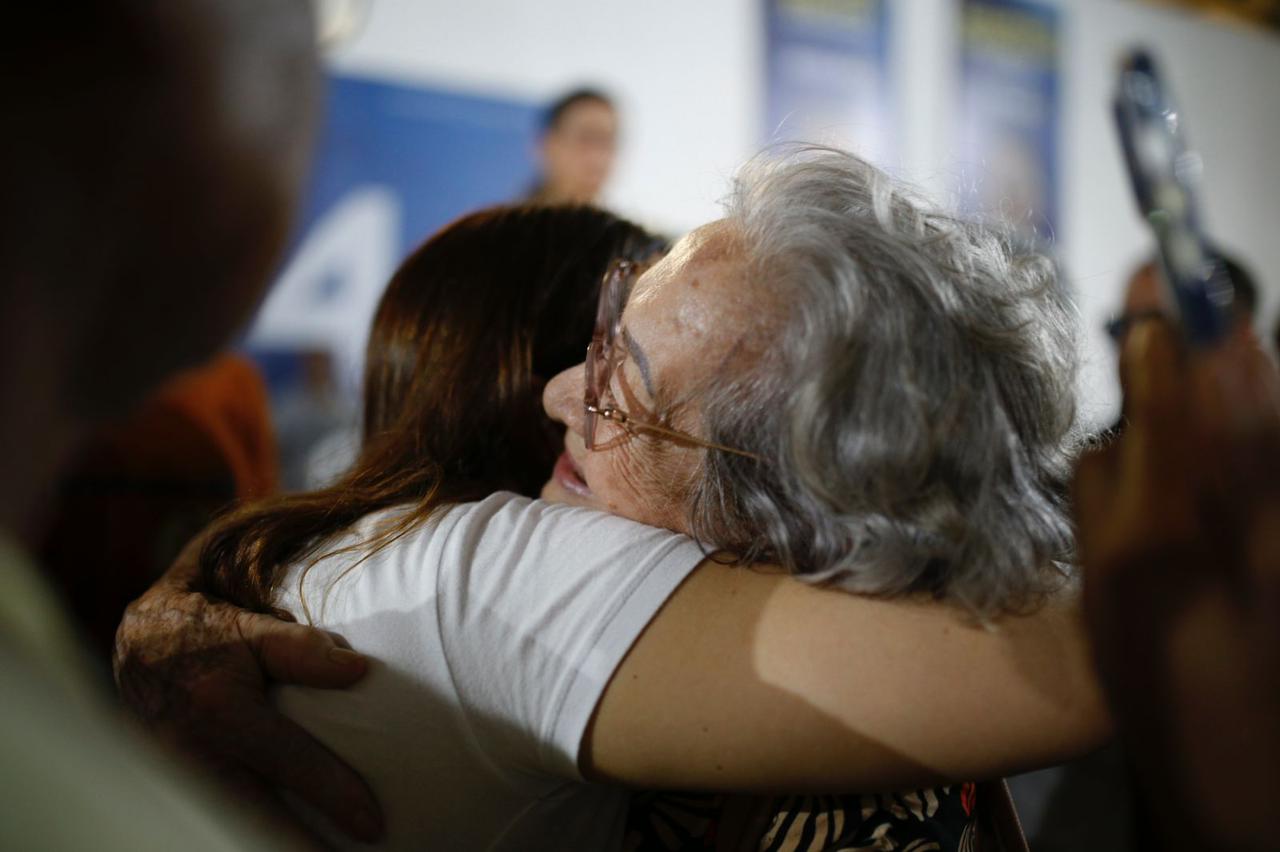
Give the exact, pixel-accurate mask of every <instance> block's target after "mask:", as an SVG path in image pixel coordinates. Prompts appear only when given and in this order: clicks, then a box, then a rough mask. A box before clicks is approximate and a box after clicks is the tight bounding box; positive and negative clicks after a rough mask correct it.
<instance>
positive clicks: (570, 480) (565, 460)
mask: <svg viewBox="0 0 1280 852" xmlns="http://www.w3.org/2000/svg"><path fill="white" fill-rule="evenodd" d="M551 475H552V476H553V477H554V478H555V481H556V482H558V483H560V485H561V486H562V487H563V488H564V489H565V490H566V491H568V492H570V493H572V494H577V495H578V496H579V497H590V496H591V489H590V488H589V487H588V486H587V481H586V480H585V479H583V478H582V474H581V473H579V472H578V466H577V465H575V464H574V463H573V459H572V458H571V457H570V456H569V451H568V450H566V451H564V452H563V453H561V454H560V458H558V459H556V466H555V469H554V470H553V471H552V473H551Z"/></svg>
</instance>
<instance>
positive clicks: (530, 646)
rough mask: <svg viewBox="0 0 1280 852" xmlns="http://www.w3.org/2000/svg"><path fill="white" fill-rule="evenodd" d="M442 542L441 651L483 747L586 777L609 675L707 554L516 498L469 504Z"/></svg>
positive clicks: (682, 540)
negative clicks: (585, 749)
mask: <svg viewBox="0 0 1280 852" xmlns="http://www.w3.org/2000/svg"><path fill="white" fill-rule="evenodd" d="M447 535H448V539H447V541H446V544H445V547H446V558H445V560H444V563H443V566H442V568H441V571H440V576H439V588H438V590H437V596H436V605H437V607H438V608H439V612H438V616H439V624H440V631H441V643H442V647H443V648H444V649H445V657H446V662H447V665H448V667H449V672H450V676H451V678H452V679H453V684H454V687H455V689H456V690H457V694H458V696H459V699H460V701H461V704H462V711H463V712H464V713H466V714H467V715H468V721H469V723H470V727H471V729H472V731H473V733H474V734H475V736H476V737H477V741H478V742H477V744H478V745H479V747H481V748H482V749H483V750H485V751H486V752H487V753H488V754H489V756H490V758H491V759H492V760H494V761H495V762H497V763H500V764H502V768H504V769H508V770H517V771H527V772H532V773H536V774H547V775H553V776H556V777H559V778H578V777H580V771H579V767H578V759H579V753H580V750H581V747H582V739H583V735H584V733H585V732H586V728H587V724H588V723H589V721H590V719H591V714H592V713H593V712H594V710H595V707H596V704H597V703H598V702H599V701H600V697H601V695H602V694H603V692H604V689H605V687H606V686H607V685H608V683H609V679H610V678H611V677H612V676H613V673H614V672H615V671H616V670H617V668H618V666H619V664H621V662H622V659H623V657H625V656H626V654H627V651H628V650H630V648H631V646H632V644H633V643H634V642H635V640H636V638H637V637H638V636H639V635H640V633H641V632H642V631H643V630H644V629H645V627H646V626H647V625H648V623H649V621H650V620H651V619H652V618H653V616H654V615H655V614H656V613H657V611H658V610H659V608H661V607H662V605H663V603H665V602H666V600H667V599H668V598H669V597H670V596H671V594H672V593H673V592H674V591H675V590H676V588H677V587H678V586H679V585H680V583H681V582H683V580H684V579H685V577H687V576H688V575H689V573H690V572H691V571H692V570H693V569H694V568H695V567H696V566H697V565H698V564H699V563H700V562H701V561H702V560H703V558H704V554H703V551H702V549H701V548H700V547H699V546H698V545H697V543H695V542H694V541H693V540H692V539H690V538H688V537H687V536H683V535H677V534H675V533H672V532H669V531H667V530H659V529H655V528H652V527H647V526H644V525H642V524H637V523H634V522H632V521H628V520H626V519H624V518H619V517H615V516H612V515H606V514H603V513H599V512H594V511H590V510H587V509H581V508H574V507H569V506H562V505H556V504H549V503H544V502H542V501H531V500H526V499H524V498H518V497H513V496H511V495H495V496H494V497H491V498H489V499H488V500H485V501H483V502H481V503H478V504H474V505H473V506H472V507H470V508H468V509H467V513H466V515H465V516H464V517H462V518H460V519H459V520H458V522H457V523H456V524H454V525H452V526H451V529H450V530H449V531H448V532H447ZM455 569H456V570H455Z"/></svg>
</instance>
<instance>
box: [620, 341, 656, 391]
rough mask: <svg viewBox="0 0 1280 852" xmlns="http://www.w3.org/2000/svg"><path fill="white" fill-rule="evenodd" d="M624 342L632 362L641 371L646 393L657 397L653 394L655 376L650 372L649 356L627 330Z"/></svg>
mask: <svg viewBox="0 0 1280 852" xmlns="http://www.w3.org/2000/svg"><path fill="white" fill-rule="evenodd" d="M622 342H623V343H624V344H626V347H627V351H628V352H629V353H631V358H632V360H633V361H635V362H636V367H637V368H639V370H640V379H641V380H642V381H643V382H644V389H645V391H646V392H648V394H649V396H650V397H654V396H656V394H654V392H653V376H652V375H651V374H650V372H649V356H647V355H645V354H644V349H642V348H641V347H640V344H639V342H638V341H637V340H636V339H635V338H634V337H632V336H631V334H630V332H628V331H627V330H626V329H625V328H624V329H622Z"/></svg>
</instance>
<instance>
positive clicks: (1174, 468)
mask: <svg viewBox="0 0 1280 852" xmlns="http://www.w3.org/2000/svg"><path fill="white" fill-rule="evenodd" d="M1120 366H1121V382H1122V384H1123V387H1124V393H1125V412H1126V418H1127V423H1126V428H1125V431H1124V433H1123V435H1122V436H1121V437H1120V438H1119V439H1118V440H1116V441H1114V442H1112V443H1111V444H1109V445H1107V446H1105V447H1103V448H1101V449H1098V450H1096V451H1094V452H1092V453H1090V454H1089V455H1087V456H1086V457H1085V458H1084V459H1082V461H1081V463H1080V465H1079V467H1078V469H1077V471H1076V477H1075V501H1074V502H1075V514H1076V521H1077V528H1078V530H1079V539H1080V560H1081V564H1082V566H1083V569H1084V579H1085V613H1086V618H1087V623H1088V626H1089V630H1090V634H1091V636H1092V641H1093V644H1094V648H1095V651H1094V654H1095V657H1096V660H1097V664H1098V669H1099V672H1100V674H1101V678H1102V681H1103V684H1104V686H1105V688H1106V690H1107V693H1108V697H1109V699H1110V703H1111V706H1112V708H1113V711H1114V713H1115V715H1116V719H1117V722H1118V726H1119V733H1120V740H1121V742H1122V744H1123V745H1124V748H1125V752H1126V754H1127V757H1128V761H1129V764H1130V766H1131V767H1132V770H1133V775H1134V779H1135V781H1136V782H1137V785H1138V788H1139V790H1140V791H1141V807H1140V808H1139V816H1140V820H1139V824H1138V826H1137V838H1138V842H1139V847H1140V848H1143V849H1169V850H1184V849H1185V850H1193V849H1194V850H1200V849H1223V850H1256V851H1257V852H1262V850H1271V849H1276V848H1277V846H1280V840H1278V838H1280V835H1278V834H1277V831H1276V828H1275V803H1276V799H1277V795H1280V376H1278V375H1277V373H1276V370H1275V367H1274V365H1273V364H1272V363H1271V361H1270V359H1269V358H1268V357H1267V356H1266V354H1265V353H1264V352H1263V351H1262V349H1261V347H1260V346H1259V345H1258V342H1257V339H1256V337H1255V336H1254V335H1253V333H1252V331H1251V330H1250V329H1248V327H1247V326H1245V327H1244V329H1243V330H1242V331H1239V332H1237V333H1235V334H1232V335H1231V336H1229V337H1228V338H1227V340H1226V341H1225V342H1224V343H1222V344H1220V345H1219V346H1218V347H1216V348H1214V349H1210V350H1193V349H1190V348H1188V347H1187V346H1186V345H1185V344H1184V343H1183V341H1182V339H1181V336H1180V334H1179V333H1178V331H1177V330H1176V328H1175V327H1174V326H1173V325H1171V324H1169V323H1168V322H1166V321H1164V320H1162V319H1160V318H1156V317H1147V318H1146V319H1143V320H1138V321H1136V322H1135V323H1134V326H1133V328H1132V329H1131V330H1130V331H1129V333H1128V335H1127V336H1126V338H1125V340H1124V357H1122V358H1121V362H1120Z"/></svg>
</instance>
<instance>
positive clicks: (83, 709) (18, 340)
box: [0, 0, 378, 852]
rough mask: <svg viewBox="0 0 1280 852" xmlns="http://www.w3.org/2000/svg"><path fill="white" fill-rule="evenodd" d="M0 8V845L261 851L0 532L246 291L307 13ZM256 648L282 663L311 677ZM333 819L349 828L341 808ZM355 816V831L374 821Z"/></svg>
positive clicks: (290, 124)
mask: <svg viewBox="0 0 1280 852" xmlns="http://www.w3.org/2000/svg"><path fill="white" fill-rule="evenodd" d="M6 25H7V26H8V27H9V31H10V32H11V33H12V34H13V36H14V37H13V38H12V39H10V42H9V43H8V44H7V45H6V48H5V50H4V51H3V52H0V102H2V103H3V104H4V106H5V114H6V119H7V121H6V132H5V133H4V134H2V135H0V161H3V162H4V163H5V164H6V165H7V166H8V167H9V171H8V173H7V176H6V179H5V181H4V183H3V185H2V186H0V223H3V227H0V410H2V411H3V412H4V416H3V417H2V418H0V452H2V453H3V475H0V529H2V530H3V532H2V533H0V695H3V696H4V699H3V702H0V753H2V754H3V755H4V760H3V764H0V847H2V848H4V849H50V850H64V849H66V850H72V849H75V850H80V849H102V850H129V852H135V850H152V849H154V850H173V849H190V850H206V849H209V850H212V849H218V850H229V849H263V848H274V844H272V843H271V842H270V841H269V840H267V839H264V838H263V837H262V836H260V835H259V834H258V833H257V832H256V831H255V830H254V829H253V828H252V827H251V826H249V825H247V824H246V823H245V822H244V820H243V819H242V818H241V817H240V816H239V815H238V814H235V813H233V812H232V811H231V810H230V809H228V808H225V807H221V806H219V805H217V804H214V803H213V800H212V798H211V797H210V795H209V794H208V792H207V791H205V790H204V789H203V788H201V787H200V785H199V784H198V783H197V782H195V781H193V780H192V779H190V778H188V777H187V776H186V775H185V774H184V773H182V772H181V771H180V770H179V769H178V768H177V767H174V766H172V765H170V763H169V762H168V761H167V759H166V758H165V757H163V756H162V755H160V754H159V753H157V752H155V751H154V750H153V746H151V745H150V744H148V743H147V742H145V741H144V739H143V738H141V737H138V736H136V735H135V733H134V732H133V731H132V730H131V729H130V728H129V727H128V726H127V725H126V724H124V722H123V720H121V719H119V718H117V717H116V715H115V714H114V713H113V708H111V707H110V706H109V705H108V704H107V703H106V702H105V700H104V693H103V691H102V690H101V689H100V686H101V684H98V683H97V682H95V680H94V678H93V676H92V672H91V670H90V669H89V668H88V667H87V666H86V664H85V660H84V658H83V656H82V650H81V648H80V647H79V645H78V643H77V641H76V639H75V635H74V634H75V628H74V626H73V625H72V624H71V623H70V622H69V621H68V619H67V617H66V614H65V613H64V612H63V611H62V609H61V607H60V606H59V605H58V604H57V602H56V600H55V598H54V596H53V594H52V593H51V591H50V589H49V588H48V585H47V582H46V578H45V577H43V576H41V574H40V572H39V571H38V570H37V569H36V568H35V567H34V566H33V565H32V564H31V562H30V561H29V560H28V558H27V557H26V555H25V553H24V550H25V548H24V547H23V546H22V545H20V544H19V543H18V541H17V539H16V531H17V530H19V529H23V528H25V525H26V524H28V523H29V522H30V518H31V516H32V514H33V513H36V512H38V511H39V506H38V505H36V503H37V500H36V498H37V496H39V495H43V494H47V493H49V491H50V490H52V487H53V482H54V479H55V476H56V473H57V470H58V468H59V466H60V465H61V464H62V463H63V462H64V461H65V460H66V458H67V456H68V454H69V452H70V451H71V449H72V448H73V446H74V445H75V443H76V442H77V440H78V438H79V437H80V436H81V435H82V434H83V433H84V432H85V430H86V429H87V428H88V427H89V426H90V424H93V423H95V422H101V421H102V420H103V419H105V418H108V417H112V416H118V415H120V414H121V413H123V412H126V411H128V410H129V409H130V408H131V407H132V406H134V405H136V404H138V402H139V401H140V400H141V399H143V398H144V397H145V396H146V394H147V393H148V392H149V391H151V390H152V389H153V388H154V387H155V386H156V385H157V384H158V383H160V382H161V381H162V380H163V379H165V378H166V377H168V376H170V375H171V374H172V373H174V372H175V371H176V370H178V369H181V368H185V367H190V366H193V365H196V364H199V363H201V362H204V361H206V360H207V359H208V358H209V357H210V356H211V355H212V354H213V353H214V352H215V351H216V350H217V349H218V348H219V347H221V346H223V345H224V344H225V343H226V341H227V339H228V337H229V336H230V335H231V334H232V332H234V331H235V330H237V329H238V328H239V327H240V326H241V325H242V324H243V323H244V322H245V320H246V319H247V317H248V315H249V313H250V312H251V310H252V309H253V307H254V306H255V305H256V304H257V302H258V301H259V299H260V298H261V295H262V292H263V290H264V288H265V286H266V282H267V280H268V276H269V274H270V271H271V267H272V266H273V264H274V263H275V262H276V260H277V259H278V256H279V252H280V250H281V248H282V246H283V243H284V239H285V236H286V233H287V230H288V224H289V220H290V217H291V214H292V212H293V207H294V201H295V197H296V194H297V192H298V189H299V187H300V185H301V182H302V179H303V176H304V173H305V163H306V159H307V154H308V151H309V148H310V140H311V135H312V134H311V130H312V122H313V116H314V112H315V107H316V105H317V95H318V67H317V66H318V63H317V56H316V43H315V28H314V23H313V20H312V17H311V14H310V6H309V4H308V3H306V2H305V0H216V2H215V0H184V2H172V3H152V2H134V0H91V1H90V2H85V3H78V4H76V5H75V7H74V8H73V9H72V8H67V7H62V6H59V5H56V4H45V3H34V4H22V5H20V6H16V7H14V8H13V9H12V10H9V12H8V18H7V20H6ZM246 69H252V74H246V73H245V72H246ZM68 534H69V535H70V534H75V533H72V532H69V533H68ZM102 570H107V569H106V568H103V569H102ZM248 638H249V639H250V643H251V644H252V643H256V642H257V640H256V639H255V638H254V637H252V636H249V637H248ZM309 641H312V642H313V643H314V642H317V641H318V642H319V643H321V645H323V646H324V648H325V650H323V651H322V650H319V649H317V653H316V656H315V657H314V658H313V659H327V653H326V652H327V650H330V649H333V647H334V645H333V643H332V641H328V640H325V639H324V638H323V637H320V638H318V639H317V638H316V637H312V638H310V640H309ZM253 647H255V648H256V649H257V650H258V651H261V652H263V653H262V656H260V657H259V658H258V659H259V660H261V661H262V662H265V663H266V664H267V667H268V669H273V670H275V671H276V672H277V673H278V675H280V676H289V674H290V672H291V673H292V676H294V677H302V678H303V679H308V678H307V676H308V675H315V673H316V671H317V670H318V669H310V668H307V667H305V666H298V665H295V664H296V663H297V660H296V658H294V657H293V656H292V655H290V656H288V657H287V658H284V659H281V658H278V657H277V656H276V655H275V654H274V653H273V651H272V649H270V648H266V647H265V646H264V645H262V644H253ZM340 664H345V666H344V665H340ZM286 667H288V668H290V672H286V670H285V669H286ZM363 672H364V666H363V662H362V661H360V660H358V659H355V661H354V663H353V661H352V659H351V658H347V659H343V658H341V657H340V656H339V658H338V660H336V661H334V662H329V663H328V665H327V667H326V668H324V669H323V670H320V673H321V674H322V675H324V676H326V677H328V679H329V682H331V683H337V682H341V683H350V682H351V681H352V680H353V679H354V678H357V677H359V676H360V675H362V674H363ZM310 679H311V680H312V681H313V682H316V681H324V679H325V678H324V677H320V678H315V677H311V678H310ZM280 733H281V736H285V734H286V733H287V732H284V731H281V732H280ZM285 738H286V739H287V736H286V737H285ZM302 755H305V751H304V752H302V753H300V754H299V756H302ZM304 762H305V758H304ZM295 763H296V760H295ZM290 771H293V768H291V770H290ZM306 771H309V772H311V773H312V774H313V775H314V774H315V773H320V774H321V775H323V776H324V777H327V778H329V779H331V782H332V784H333V785H334V786H340V787H342V788H343V792H344V793H345V794H346V796H345V797H344V799H343V800H344V801H346V802H349V801H352V800H355V801H360V800H361V799H362V798H363V799H364V800H368V799H367V792H366V791H365V788H364V786H363V784H362V782H361V781H360V779H359V777H358V776H356V775H354V773H352V772H351V771H350V770H349V769H346V768H345V767H343V766H341V765H338V764H336V762H335V763H333V764H332V765H331V766H328V767H326V766H325V765H322V764H313V765H312V766H310V767H308V768H307V770H306ZM321 804H323V803H321ZM368 807H369V808H370V809H372V810H373V813H375V814H376V805H375V804H374V803H372V802H371V801H370V803H369V805H368ZM342 821H343V824H344V825H346V826H350V825H352V824H353V823H354V822H355V820H354V819H353V818H352V817H351V816H350V812H348V816H346V817H344V818H343V820H342ZM364 829H365V830H364V831H363V832H362V833H361V836H364V837H372V836H374V835H376V833H377V830H378V826H377V824H376V822H375V823H373V824H372V825H368V826H365V827H364Z"/></svg>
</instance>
